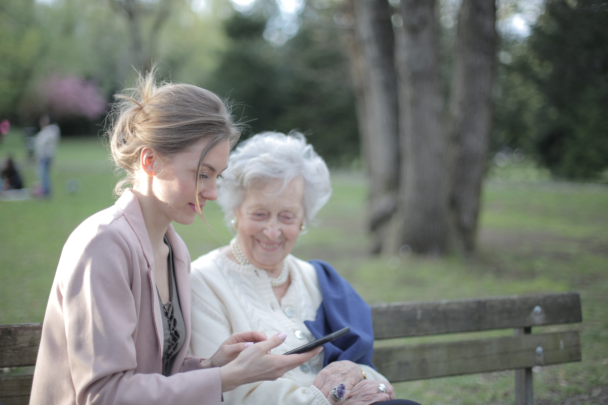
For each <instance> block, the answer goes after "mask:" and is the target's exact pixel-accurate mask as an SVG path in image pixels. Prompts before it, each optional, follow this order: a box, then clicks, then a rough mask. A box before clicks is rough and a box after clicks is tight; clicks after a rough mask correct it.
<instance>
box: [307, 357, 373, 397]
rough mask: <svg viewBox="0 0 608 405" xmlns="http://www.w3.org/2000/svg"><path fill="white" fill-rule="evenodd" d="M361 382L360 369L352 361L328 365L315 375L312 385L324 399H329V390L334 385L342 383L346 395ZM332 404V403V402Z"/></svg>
mask: <svg viewBox="0 0 608 405" xmlns="http://www.w3.org/2000/svg"><path fill="white" fill-rule="evenodd" d="M362 380H363V373H362V372H361V367H359V366H358V365H357V364H355V363H353V362H352V361H348V360H343V361H334V362H333V363H330V364H328V365H327V366H326V367H325V368H323V370H321V371H320V372H319V374H317V378H315V381H314V382H313V383H312V384H313V385H314V386H315V387H317V388H318V389H319V390H320V391H321V392H322V393H323V395H325V397H327V398H330V402H332V401H333V399H332V398H331V390H332V388H334V387H335V386H336V385H338V384H340V383H343V384H344V386H345V387H346V392H347V393H348V392H349V391H350V390H351V389H352V388H353V387H354V386H355V385H356V384H357V383H358V382H360V381H362ZM332 403H333V402H332Z"/></svg>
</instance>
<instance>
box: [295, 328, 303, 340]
mask: <svg viewBox="0 0 608 405" xmlns="http://www.w3.org/2000/svg"><path fill="white" fill-rule="evenodd" d="M294 335H296V337H297V338H298V339H304V337H305V336H304V332H302V331H301V330H297V331H295V332H294Z"/></svg>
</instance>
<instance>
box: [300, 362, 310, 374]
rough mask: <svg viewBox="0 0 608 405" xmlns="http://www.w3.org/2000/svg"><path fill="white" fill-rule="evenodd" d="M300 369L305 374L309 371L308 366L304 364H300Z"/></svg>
mask: <svg viewBox="0 0 608 405" xmlns="http://www.w3.org/2000/svg"><path fill="white" fill-rule="evenodd" d="M300 370H301V371H302V372H303V373H305V374H308V373H310V368H309V367H308V366H307V365H306V364H302V365H301V366H300Z"/></svg>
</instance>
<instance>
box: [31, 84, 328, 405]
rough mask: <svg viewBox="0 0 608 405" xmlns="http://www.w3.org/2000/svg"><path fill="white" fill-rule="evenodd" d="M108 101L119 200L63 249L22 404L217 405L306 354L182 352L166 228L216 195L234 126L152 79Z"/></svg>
mask: <svg viewBox="0 0 608 405" xmlns="http://www.w3.org/2000/svg"><path fill="white" fill-rule="evenodd" d="M118 100H119V103H118V106H117V107H116V109H115V111H114V114H113V115H112V118H113V119H112V120H111V124H110V128H109V131H108V134H109V138H110V147H111V150H112V156H113V158H114V161H115V163H116V165H117V166H118V168H120V169H122V170H124V172H125V173H126V177H125V178H124V179H123V180H121V181H120V182H119V183H118V185H117V186H116V189H115V191H116V193H117V194H119V195H121V197H120V198H119V199H118V201H117V202H116V204H115V205H114V206H112V207H110V208H107V209H105V210H103V211H101V212H98V213H97V214H95V215H93V216H91V217H89V218H88V219H86V220H85V221H84V222H83V223H82V224H80V225H79V226H78V227H77V228H76V230H74V232H73V233H72V234H71V235H70V237H69V239H68V241H67V242H66V244H65V246H64V249H63V251H62V254H61V259H60V261H59V265H58V268H57V273H56V275H55V280H54V282H53V286H52V290H51V294H50V298H49V302H48V306H47V310H46V314H45V318H44V326H43V329H42V340H41V343H40V350H39V353H38V360H37V363H36V371H35V374H34V381H33V388H32V396H31V402H30V403H31V404H85V403H86V404H88V403H96V404H97V403H99V404H131V403H133V404H143V403H145V404H176V405H177V404H188V405H191V404H194V403H197V404H220V402H221V400H222V392H226V391H230V390H232V389H234V388H236V387H237V386H239V385H241V384H246V383H250V382H254V381H262V380H274V379H277V378H278V377H280V376H281V375H283V374H284V373H285V372H286V371H288V370H290V369H292V368H294V367H297V366H299V365H300V364H303V363H304V362H306V361H308V360H309V359H310V358H312V357H313V356H315V355H316V354H317V353H318V352H317V351H312V352H310V353H307V354H302V355H293V356H278V355H272V354H268V352H269V351H270V350H271V349H273V348H274V347H276V346H278V345H280V344H281V343H282V342H283V341H284V340H285V339H286V336H287V335H286V334H285V333H279V334H276V335H274V336H272V337H271V338H269V339H267V340H266V336H265V335H264V334H263V333H261V332H242V333H237V334H234V335H232V336H230V337H229V338H228V339H227V340H226V341H224V342H223V343H222V344H221V345H220V348H219V349H218V350H217V351H216V352H215V354H213V355H212V356H211V357H209V358H206V359H201V358H195V357H188V356H187V355H186V353H187V351H188V347H189V344H190V335H191V322H190V300H191V298H190V283H189V271H190V257H189V254H188V251H187V249H186V246H185V244H184V242H183V241H182V240H181V238H180V237H179V236H178V235H177V234H176V233H175V231H174V229H173V227H172V226H171V222H172V221H175V222H178V223H180V224H191V223H192V222H194V220H195V217H196V215H197V214H200V213H202V210H203V207H204V206H205V203H206V202H207V201H209V200H215V199H216V197H217V192H216V181H217V179H218V177H219V176H220V175H221V173H222V171H223V170H224V169H225V168H226V165H227V162H228V154H229V152H230V148H231V147H232V146H233V145H234V144H235V142H236V140H237V139H238V136H239V131H238V127H237V126H236V125H235V124H234V122H233V121H232V117H231V115H230V113H229V111H228V110H227V108H226V107H225V105H224V104H223V103H222V101H221V100H220V99H219V98H218V97H217V96H216V95H215V94H213V93H211V92H209V91H207V90H204V89H201V88H199V87H195V86H191V85H184V84H165V85H162V86H160V87H157V86H156V84H155V79H154V74H153V72H152V73H150V74H148V75H147V76H146V77H142V78H140V80H139V82H138V84H137V86H136V88H135V89H130V90H129V91H127V92H125V94H122V95H119V96H118ZM127 186H130V188H129V187H127ZM256 342H259V343H257V344H254V343H256Z"/></svg>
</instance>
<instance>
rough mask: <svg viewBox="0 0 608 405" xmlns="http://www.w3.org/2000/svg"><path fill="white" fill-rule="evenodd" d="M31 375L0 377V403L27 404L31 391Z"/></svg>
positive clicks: (8, 404) (9, 404)
mask: <svg viewBox="0 0 608 405" xmlns="http://www.w3.org/2000/svg"><path fill="white" fill-rule="evenodd" d="M32 379H33V376H32V375H17V376H10V377H1V378H0V403H2V404H4V405H21V404H24V405H27V404H28V403H29V402H30V392H31V391H32Z"/></svg>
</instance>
